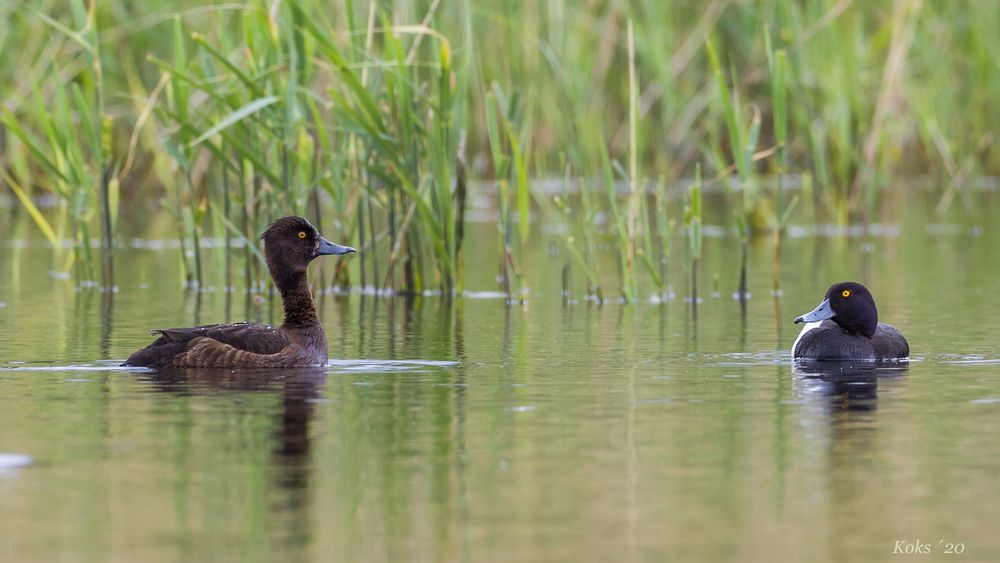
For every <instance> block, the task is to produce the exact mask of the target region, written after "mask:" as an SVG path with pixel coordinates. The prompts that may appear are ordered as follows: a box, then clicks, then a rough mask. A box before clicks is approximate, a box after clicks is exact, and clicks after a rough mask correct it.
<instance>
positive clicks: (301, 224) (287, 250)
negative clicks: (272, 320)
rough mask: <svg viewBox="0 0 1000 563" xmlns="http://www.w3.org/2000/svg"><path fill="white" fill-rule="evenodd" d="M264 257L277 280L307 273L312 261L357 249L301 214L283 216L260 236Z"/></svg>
mask: <svg viewBox="0 0 1000 563" xmlns="http://www.w3.org/2000/svg"><path fill="white" fill-rule="evenodd" d="M260 238H261V240H263V241H264V258H265V259H266V260H267V269H268V270H270V271H271V276H272V277H273V278H274V280H275V282H279V280H280V279H282V278H284V277H285V276H286V275H288V274H302V273H305V271H306V268H307V267H308V266H309V263H310V262H312V261H313V260H315V259H316V258H318V257H320V256H325V255H328V254H350V253H352V252H357V251H356V250H354V249H353V248H351V247H350V246H341V245H339V244H335V243H332V242H330V241H328V240H326V239H325V238H323V236H322V235H320V234H319V232H318V231H317V230H316V228H315V227H313V226H312V225H311V224H310V223H309V221H307V220H306V219H304V218H302V217H296V216H290V217H282V218H281V219H278V220H277V221H275V222H273V223H271V224H270V226H268V227H267V230H265V231H264V233H263V234H262V235H260Z"/></svg>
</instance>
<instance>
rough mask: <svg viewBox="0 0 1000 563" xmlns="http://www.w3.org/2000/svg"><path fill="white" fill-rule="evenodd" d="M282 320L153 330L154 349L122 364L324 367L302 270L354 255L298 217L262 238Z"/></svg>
mask: <svg viewBox="0 0 1000 563" xmlns="http://www.w3.org/2000/svg"><path fill="white" fill-rule="evenodd" d="M260 238H261V239H262V240H263V241H264V257H265V259H266V260H267V269H268V271H270V272H271V278H272V279H273V280H274V285H275V287H277V288H278V291H280V292H281V304H282V306H283V308H284V310H285V321H284V322H283V323H282V324H281V326H280V327H278V328H274V327H271V326H267V325H262V324H258V323H235V324H216V325H206V326H196V327H192V328H169V329H157V330H154V331H153V334H157V333H158V334H159V335H160V337H159V338H157V339H156V340H155V341H154V342H153V343H152V344H150V345H149V346H146V347H145V348H143V349H142V350H139V351H137V352H135V353H134V354H132V355H131V356H129V357H128V360H126V362H125V365H127V366H145V367H154V368H163V367H178V368H180V367H184V368H275V367H305V366H321V365H325V364H326V360H327V348H326V333H324V332H323V325H322V324H321V323H320V321H319V316H318V315H317V314H316V305H315V304H314V303H313V298H312V292H310V291H309V284H308V283H307V282H306V268H307V267H308V266H309V263H310V262H312V261H313V260H314V259H315V258H316V257H318V256H324V255H327V254H349V253H351V252H356V251H355V250H354V249H353V248H351V247H349V246H340V245H339V244H334V243H332V242H330V241H328V240H326V239H325V238H323V237H322V236H320V234H319V233H318V232H317V231H316V229H315V228H314V227H313V226H312V225H311V224H309V221H307V220H305V219H303V218H302V217H282V218H281V219H278V220H277V221H275V222H274V223H271V225H270V226H269V227H268V228H267V230H265V231H264V234H262V235H261V236H260Z"/></svg>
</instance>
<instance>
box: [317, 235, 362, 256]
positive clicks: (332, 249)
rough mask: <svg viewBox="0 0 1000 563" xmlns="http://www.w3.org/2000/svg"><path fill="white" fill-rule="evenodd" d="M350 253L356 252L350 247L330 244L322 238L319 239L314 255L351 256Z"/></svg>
mask: <svg viewBox="0 0 1000 563" xmlns="http://www.w3.org/2000/svg"><path fill="white" fill-rule="evenodd" d="M352 252H357V250H354V249H353V248H351V247H350V246H341V245H339V244H337V243H333V242H330V241H328V240H326V239H325V238H323V237H319V248H317V249H316V254H317V255H318V256H327V255H329V254H351V253H352Z"/></svg>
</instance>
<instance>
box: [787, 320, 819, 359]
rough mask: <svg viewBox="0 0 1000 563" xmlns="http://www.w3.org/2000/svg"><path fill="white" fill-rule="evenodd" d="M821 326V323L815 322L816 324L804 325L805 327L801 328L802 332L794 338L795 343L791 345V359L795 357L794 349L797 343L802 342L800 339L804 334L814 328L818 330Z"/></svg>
mask: <svg viewBox="0 0 1000 563" xmlns="http://www.w3.org/2000/svg"><path fill="white" fill-rule="evenodd" d="M821 324H823V321H817V322H814V323H806V326H804V327H802V332H800V333H799V336H798V338H796V339H795V342H794V343H793V344H792V357H793V358H794V357H795V349H796V348H798V346H799V341H800V340H802V337H803V336H805V334H806V333H807V332H809V331H810V330H812V329H814V328H819V325H821Z"/></svg>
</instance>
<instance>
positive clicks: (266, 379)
mask: <svg viewBox="0 0 1000 563" xmlns="http://www.w3.org/2000/svg"><path fill="white" fill-rule="evenodd" d="M326 374H327V372H326V368H325V367H324V368H292V369H289V368H274V369H241V370H235V371H234V370H231V369H205V368H196V369H185V368H169V369H163V370H160V371H157V372H155V373H149V374H143V376H144V377H147V378H149V379H150V380H151V381H152V382H153V383H154V384H155V385H156V387H157V389H158V390H160V391H163V392H167V393H174V394H181V395H203V394H208V395H211V394H219V393H220V392H221V393H225V394H232V395H234V396H238V395H244V394H246V393H248V392H249V393H280V395H281V403H280V405H279V406H276V408H275V410H274V411H272V412H271V413H269V414H271V415H272V420H273V431H272V432H273V434H272V435H273V439H274V446H273V449H272V457H271V459H270V460H247V463H261V464H264V465H267V466H269V467H270V473H271V474H272V476H273V480H272V488H271V492H270V493H269V495H268V496H269V497H270V498H271V501H270V503H271V508H272V512H271V513H272V516H273V517H274V518H275V519H276V521H275V522H273V524H274V525H272V526H271V527H270V528H271V529H272V530H274V532H275V533H278V534H280V535H282V536H283V537H280V538H277V539H278V541H279V543H281V544H283V545H286V546H298V547H301V546H306V545H309V544H310V543H311V541H312V536H313V531H312V521H311V518H310V514H311V512H312V507H311V502H312V491H311V483H312V481H313V479H312V476H313V463H312V451H311V440H310V432H309V428H310V423H311V421H312V418H313V414H314V412H313V410H314V407H315V404H316V402H317V400H318V398H319V394H320V389H321V387H322V385H323V384H324V383H325V381H326ZM244 455H245V454H244ZM279 522H280V524H279Z"/></svg>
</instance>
